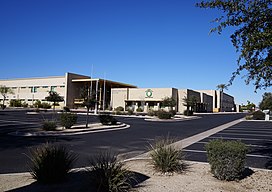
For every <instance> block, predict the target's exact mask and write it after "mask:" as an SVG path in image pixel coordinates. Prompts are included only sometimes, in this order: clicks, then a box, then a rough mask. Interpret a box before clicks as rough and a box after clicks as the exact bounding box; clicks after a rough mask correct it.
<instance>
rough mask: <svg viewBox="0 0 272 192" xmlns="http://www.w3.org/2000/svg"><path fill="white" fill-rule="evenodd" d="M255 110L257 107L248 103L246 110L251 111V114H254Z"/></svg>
mask: <svg viewBox="0 0 272 192" xmlns="http://www.w3.org/2000/svg"><path fill="white" fill-rule="evenodd" d="M255 108H256V105H255V104H254V103H252V102H250V101H247V105H246V109H247V110H248V111H251V112H252V111H253V110H254V109H255Z"/></svg>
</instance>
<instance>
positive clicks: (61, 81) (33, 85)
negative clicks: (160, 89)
mask: <svg viewBox="0 0 272 192" xmlns="http://www.w3.org/2000/svg"><path fill="white" fill-rule="evenodd" d="M0 85H2V86H6V87H9V88H11V89H12V91H13V94H7V98H6V104H7V105H9V102H10V101H11V100H12V99H14V100H15V99H18V100H21V101H22V102H26V103H27V104H28V105H30V106H31V105H33V104H34V102H35V101H37V100H40V101H42V102H46V101H45V97H46V96H48V92H49V91H56V92H57V93H59V95H60V96H62V97H63V99H64V101H63V102H60V103H59V105H60V107H63V106H68V107H70V108H75V107H79V106H80V105H81V104H82V103H83V101H82V99H81V91H82V89H83V88H85V87H88V91H89V92H90V94H92V95H93V96H94V97H95V99H96V100H97V101H98V102H97V105H96V106H95V107H96V110H97V109H99V108H100V109H101V108H102V107H104V108H107V107H109V105H110V99H111V96H110V93H111V92H110V89H111V88H119V87H136V86H134V85H128V84H124V83H119V82H114V81H110V80H104V79H99V78H97V79H92V78H90V77H88V76H84V75H79V74H73V73H66V74H65V75H64V76H58V77H41V78H40V77H39V78H21V79H8V80H0ZM91 90H92V91H91ZM2 100H3V96H2V95H0V101H2Z"/></svg>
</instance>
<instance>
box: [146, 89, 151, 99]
mask: <svg viewBox="0 0 272 192" xmlns="http://www.w3.org/2000/svg"><path fill="white" fill-rule="evenodd" d="M152 95H153V91H152V90H151V89H147V90H146V91H145V96H146V97H147V98H151V97H152Z"/></svg>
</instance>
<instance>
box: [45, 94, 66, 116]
mask: <svg viewBox="0 0 272 192" xmlns="http://www.w3.org/2000/svg"><path fill="white" fill-rule="evenodd" d="M48 94H49V95H48V96H47V97H45V100H46V101H50V102H53V109H54V111H55V106H56V104H57V103H58V102H62V101H64V99H63V97H62V96H60V95H59V94H58V93H57V92H55V91H49V92H48Z"/></svg>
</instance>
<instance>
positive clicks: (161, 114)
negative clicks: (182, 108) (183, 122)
mask: <svg viewBox="0 0 272 192" xmlns="http://www.w3.org/2000/svg"><path fill="white" fill-rule="evenodd" d="M157 115H158V118H159V119H171V117H172V114H171V113H170V112H167V111H163V110H160V111H158V114H157Z"/></svg>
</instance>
